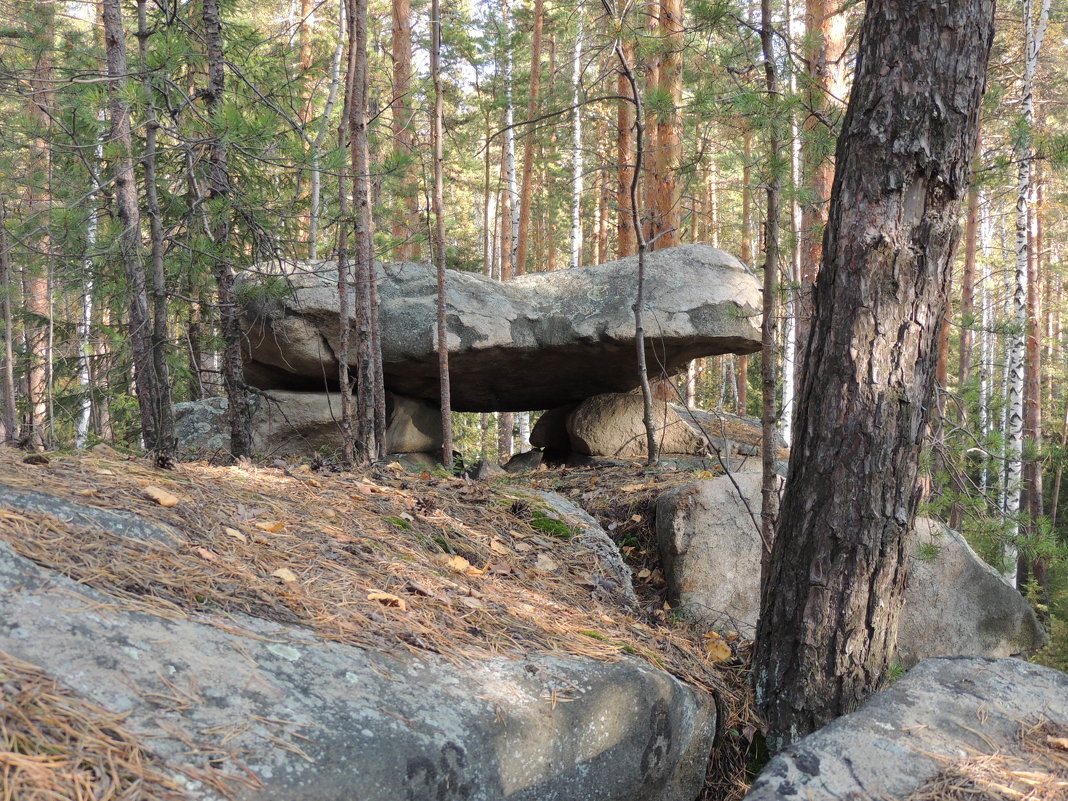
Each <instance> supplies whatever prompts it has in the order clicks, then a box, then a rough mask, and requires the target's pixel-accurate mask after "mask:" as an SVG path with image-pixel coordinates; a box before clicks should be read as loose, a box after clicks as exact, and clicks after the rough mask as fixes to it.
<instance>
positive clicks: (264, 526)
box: [256, 520, 286, 534]
mask: <svg viewBox="0 0 1068 801" xmlns="http://www.w3.org/2000/svg"><path fill="white" fill-rule="evenodd" d="M285 527H286V524H285V523H283V522H282V521H281V520H265V521H263V522H260V523H257V524H256V528H258V529H259V530H260V531H266V532H267V533H268V534H277V533H278V532H279V531H281V530H282V529H284V528H285Z"/></svg>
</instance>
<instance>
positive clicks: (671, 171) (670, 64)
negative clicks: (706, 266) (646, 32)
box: [648, 0, 686, 250]
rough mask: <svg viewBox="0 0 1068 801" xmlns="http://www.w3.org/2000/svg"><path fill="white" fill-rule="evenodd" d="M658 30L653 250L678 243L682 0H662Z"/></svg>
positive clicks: (653, 178) (680, 158)
mask: <svg viewBox="0 0 1068 801" xmlns="http://www.w3.org/2000/svg"><path fill="white" fill-rule="evenodd" d="M659 10H660V14H659V21H658V26H657V27H658V32H659V34H660V47H661V49H662V51H663V55H662V56H661V57H660V63H659V69H658V72H657V94H658V97H659V99H660V102H662V103H663V104H665V107H664V108H662V109H661V110H660V111H659V113H658V114H657V115H656V144H655V147H654V149H653V150H652V156H653V159H652V160H653V174H652V180H653V182H654V186H653V192H652V197H651V198H650V199H649V201H648V205H649V206H650V207H651V208H650V210H649V211H650V216H651V218H652V221H653V224H652V236H651V237H650V240H651V241H650V244H651V245H652V247H653V249H654V250H659V249H661V248H669V247H674V246H675V245H677V244H679V242H680V239H679V227H680V220H681V216H680V203H679V188H678V177H677V173H678V169H679V164H680V163H681V161H682V137H681V129H682V116H681V114H682V53H683V50H684V49H685V47H686V42H685V38H684V36H683V6H682V0H661V2H660V3H659Z"/></svg>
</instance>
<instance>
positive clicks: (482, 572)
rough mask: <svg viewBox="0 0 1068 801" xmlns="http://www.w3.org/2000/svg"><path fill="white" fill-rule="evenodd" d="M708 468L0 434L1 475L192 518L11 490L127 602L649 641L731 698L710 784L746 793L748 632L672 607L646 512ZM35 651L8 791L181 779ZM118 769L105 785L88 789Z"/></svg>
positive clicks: (659, 653)
mask: <svg viewBox="0 0 1068 801" xmlns="http://www.w3.org/2000/svg"><path fill="white" fill-rule="evenodd" d="M702 477H712V473H710V472H706V473H704V474H703V475H702ZM696 478H697V477H696V476H695V474H694V473H692V472H685V471H675V470H670V469H657V470H647V469H645V468H644V467H642V466H641V464H640V463H635V464H633V465H617V466H614V467H608V468H603V469H597V470H593V469H588V468H587V469H582V470H566V469H562V470H555V471H551V472H550V471H539V472H537V473H533V474H527V475H525V476H522V477H512V476H502V477H499V478H495V479H493V480H491V481H488V482H475V481H470V480H467V479H463V478H455V477H452V476H448V475H445V474H444V473H431V472H424V473H408V472H405V471H404V470H403V469H401V468H400V466H399V465H395V464H391V465H386V466H381V467H378V468H375V469H372V470H369V471H364V472H349V471H341V470H335V469H333V468H331V467H329V466H322V467H320V469H318V470H314V469H312V467H310V466H309V465H300V464H292V465H287V464H282V463H280V462H276V463H274V464H273V465H271V466H265V465H260V464H254V463H252V462H241V463H239V464H237V465H232V466H222V465H213V464H210V463H207V462H183V463H180V464H178V465H177V466H176V467H175V469H173V470H166V471H162V470H158V469H156V468H154V467H153V466H151V465H150V464H149V463H148V462H147V461H146V460H144V459H142V458H138V457H136V456H132V455H125V454H122V453H119V452H117V451H115V450H114V449H112V448H109V447H107V446H97V447H96V448H95V449H92V450H90V451H88V452H81V453H49V454H32V455H28V454H26V453H25V452H22V451H18V450H14V449H10V448H4V447H0V484H3V485H6V486H9V487H14V488H16V489H21V490H32V491H36V492H44V493H47V494H50V495H54V496H57V497H60V498H63V499H65V500H67V501H69V502H72V503H78V504H82V505H87V506H92V507H97V508H101V509H108V510H123V511H127V512H132V513H134V514H136V515H137V516H138V517H139V518H142V519H145V520H148V521H151V522H153V523H157V524H161V525H163V526H166V527H169V528H171V529H173V530H175V531H177V532H179V534H180V535H181V537H180V539H181V540H182V542H183V544H182V545H180V546H177V547H175V546H170V545H164V544H162V543H157V542H144V541H141V540H132V539H127V538H123V537H119V536H114V535H111V534H108V533H104V532H101V531H100V530H99V529H95V528H89V527H85V526H79V525H76V524H72V523H69V522H67V523H62V522H59V521H57V519H56V518H54V517H51V516H49V515H45V514H35V513H32V512H23V511H13V510H10V509H3V508H0V538H2V539H4V540H6V541H7V542H9V543H10V544H11V545H12V547H13V548H14V549H15V551H16V552H18V553H19V554H20V555H22V556H24V557H26V558H29V559H32V560H33V561H35V562H38V563H39V564H42V565H45V566H46V567H49V568H52V569H55V570H58V571H60V572H62V573H64V574H65V575H67V576H70V577H72V578H74V579H75V580H77V581H79V582H82V583H84V584H87V585H89V586H92V587H94V588H96V589H98V590H100V591H102V592H104V593H106V594H108V595H109V596H111V597H112V598H114V599H115V602H116V603H117V604H119V605H121V606H122V607H124V608H128V609H138V610H142V611H146V612H150V613H152V614H157V615H165V616H171V617H187V616H191V615H195V614H198V613H210V614H212V615H215V616H220V619H225V616H226V615H228V614H235V613H238V614H248V615H254V616H258V617H261V618H267V619H270V620H275V621H278V622H283V623H289V624H297V625H303V626H308V627H310V628H312V629H314V630H315V631H317V632H318V633H319V634H320V635H321V636H322V637H324V638H326V639H330V640H334V641H339V642H346V643H351V644H353V645H358V646H362V647H365V648H372V649H382V650H386V651H397V650H402V651H408V652H411V653H414V654H437V655H442V656H445V657H446V658H448V659H451V660H456V661H463V660H474V659H481V658H486V657H488V656H491V655H494V656H497V655H516V656H520V655H524V654H528V653H531V652H542V653H544V652H555V653H560V654H571V655H576V656H582V657H587V658H592V659H598V660H608V661H610V660H616V659H620V658H623V657H625V656H628V655H629V656H634V657H637V658H641V659H645V660H647V661H649V662H650V663H652V664H654V665H656V666H657V667H659V668H661V669H664V670H667V671H669V672H671V673H672V674H674V675H676V676H678V677H679V678H681V679H684V680H685V681H687V682H689V683H690V684H692V685H694V686H696V687H699V688H701V689H703V690H705V691H707V692H710V693H712V694H713V695H714V696H715V698H716V699H717V704H718V709H719V721H718V726H719V731H718V735H719V736H718V737H717V748H716V750H715V752H714V753H713V755H712V761H711V763H710V766H709V770H708V781H707V785H706V788H705V790H704V793H703V795H702V798H703V799H704V800H705V801H721V800H722V801H727V800H728V799H731V800H733V799H738V798H740V797H741V796H742V795H744V793H745V790H746V789H747V787H748V782H749V780H750V778H751V777H750V776H749V774H748V766H749V765H750V763H751V761H752V760H751V753H750V752H752V751H754V750H755V749H756V747H757V746H756V745H754V742H757V741H759V738H758V737H757V736H756V735H757V732H758V720H757V717H756V714H755V711H754V708H753V703H752V694H751V691H750V689H749V686H748V661H749V658H750V652H751V643H749V642H744V641H741V640H740V639H737V638H730V637H727V638H724V637H722V636H719V635H717V634H715V633H713V632H711V631H702V630H700V629H698V628H697V627H696V626H695V624H693V623H692V622H690V621H686V620H682V619H679V618H678V617H677V616H676V615H674V614H673V613H672V611H671V609H670V608H669V607H668V606H667V604H666V603H665V597H664V594H665V586H664V580H663V575H662V574H661V572H660V570H659V569H658V566H657V562H658V559H657V556H656V547H655V532H654V531H653V528H652V515H651V506H652V504H653V502H654V501H655V497H656V495H658V494H659V493H661V492H663V491H664V490H665V489H667V488H668V487H670V486H673V485H675V484H680V483H689V482H692V481H694V480H696ZM531 486H534V487H535V488H543V489H551V490H554V491H557V492H560V493H561V494H564V495H571V496H573V497H578V498H579V500H581V501H582V502H583V505H585V506H587V508H590V509H591V510H593V511H594V513H596V514H597V516H598V517H600V518H601V520H602V521H603V522H604V523H605V526H606V528H608V529H611V534H612V536H613V537H614V538H615V539H616V541H617V542H619V543H620V544H621V546H622V550H623V553H624V555H625V557H626V559H627V560H628V563H629V564H630V566H631V567H632V569H633V570H634V575H635V589H636V591H637V593H638V596H639V600H640V606H639V608H638V609H636V610H635V609H628V608H627V607H626V606H625V605H624V604H622V603H620V602H618V601H616V600H614V599H613V598H612V597H611V595H612V592H611V589H610V588H609V589H607V590H606V586H605V584H604V582H603V581H601V580H599V579H598V576H599V572H598V564H597V562H596V560H595V558H594V556H593V555H592V554H591V553H590V552H589V551H588V550H587V549H585V548H584V547H581V546H580V545H579V544H578V541H577V539H578V538H575V539H572V534H573V528H572V526H571V525H569V524H568V523H567V521H566V520H565V521H563V523H561V522H560V521H558V520H556V519H553V517H552V515H550V514H548V513H547V510H546V509H544V508H543V507H541V506H540V505H539V499H538V497H537V496H536V495H530V494H529V493H528V492H527V491H525V490H528V489H529V488H530V487H531ZM579 496H581V497H579ZM41 667H43V668H44V671H45V672H42V671H41V670H40V669H38V667H35V666H31V665H25V664H22V663H19V662H18V661H17V660H13V659H11V658H10V657H6V655H4V654H3V653H2V652H0V701H7V702H8V703H0V778H2V777H6V778H4V782H7V781H8V779H9V778H11V777H13V776H19V777H21V779H20V781H23V782H27V784H25V786H24V787H23V789H22V791H21V794H20V793H18V792H16V793H15V795H14V796H10V797H17V798H19V799H20V801H21V799H23V798H26V799H30V798H36V797H41V798H44V797H57V796H55V795H49V793H53V794H56V793H58V797H69V798H82V797H86V798H89V797H92V798H100V799H104V801H106V800H107V799H111V798H116V799H117V798H120V797H122V798H124V797H126V796H123V795H122V792H123V791H124V790H123V788H126V789H129V787H130V783H131V782H141V783H142V784H143V788H144V789H143V790H142V791H141V794H140V795H133V796H130V797H136V798H145V799H149V798H160V799H162V798H168V799H169V798H172V797H175V796H173V795H172V794H170V791H169V790H167V788H166V787H165V786H164V785H162V784H159V783H158V779H159V773H158V770H157V767H158V766H153V764H152V760H151V759H150V758H149V756H148V754H147V752H142V751H141V750H139V747H138V745H137V743H136V739H135V738H133V737H132V736H131V735H129V734H128V733H125V732H121V731H120V730H118V729H116V728H115V725H114V724H115V721H114V720H113V719H112V718H113V716H109V715H108V713H107V712H105V711H104V710H100V709H95V708H94V707H92V705H91V704H85V703H80V702H77V701H76V700H75V699H73V698H72V696H70V695H69V693H66V692H65V691H64V690H63V688H62V687H57V686H55V685H54V683H50V682H49V681H48V680H47V677H46V675H45V674H46V672H47V666H41ZM27 708H32V709H33V710H35V711H34V714H33V715H31V716H27V715H26V714H25V712H24V710H25V709H27ZM20 709H21V710H23V712H22V713H19V710H20ZM102 731H103V732H112V731H116V732H118V733H117V734H116V735H115V737H112V738H110V739H109V738H108V737H102V736H101V735H100V732H102ZM9 756H10V757H11V759H10V760H9V759H8V757H9ZM16 756H17V761H16V762H12V761H11V760H15V759H16ZM79 765H82V766H85V767H81V768H80V767H78V766H79ZM89 766H95V767H89ZM94 776H96V777H99V776H106V777H108V778H107V781H106V782H105V783H101V780H100V779H99V778H94ZM4 782H0V784H3V783H4ZM105 784H106V785H107V787H108V788H110V789H107V790H106V792H104V794H103V795H99V794H98V795H92V794H91V793H90V794H86V793H87V790H86V788H90V789H91V790H92V792H97V791H98V790H100V789H101V788H102V787H104V785H105ZM8 786H9V787H11V786H14V785H12V784H11V783H10V782H8ZM152 788H155V789H154V790H153V789H152ZM35 793H36V794H37V795H35ZM0 797H7V796H4V793H3V792H0Z"/></svg>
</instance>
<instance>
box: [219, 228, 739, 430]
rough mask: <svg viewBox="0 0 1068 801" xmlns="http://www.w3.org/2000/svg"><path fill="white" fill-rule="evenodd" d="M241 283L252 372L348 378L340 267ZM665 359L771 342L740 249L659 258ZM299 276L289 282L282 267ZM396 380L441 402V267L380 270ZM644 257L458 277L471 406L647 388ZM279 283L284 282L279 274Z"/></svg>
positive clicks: (461, 384) (458, 354) (659, 343)
mask: <svg viewBox="0 0 1068 801" xmlns="http://www.w3.org/2000/svg"><path fill="white" fill-rule="evenodd" d="M263 269H264V270H265V272H267V273H272V272H273V273H274V274H275V277H266V278H263V279H260V278H257V277H255V276H246V277H245V278H244V279H243V283H242V285H241V292H240V296H241V297H242V298H243V301H242V303H243V321H244V326H245V330H246V342H245V344H246V360H247V364H246V370H247V377H248V380H249V381H250V382H251V383H252V384H254V385H255V386H259V387H262V388H265V389H273V388H283V389H300V390H321V389H322V388H323V382H324V380H328V381H336V379H337V369H338V364H337V358H336V355H335V354H336V351H337V339H338V323H337V321H338V318H339V314H338V298H337V288H336V266H335V265H333V264H332V263H317V264H314V265H298V266H293V265H288V266H279V265H274V266H270V265H267V266H264V267H263ZM646 270H647V275H646V302H647V309H646V318H645V319H646V326H645V327H646V336H647V338H648V343H649V344H648V347H649V358H650V360H651V361H650V363H651V364H656V365H658V366H662V367H663V369H664V370H666V371H667V373H669V374H673V373H675V372H677V371H679V370H680V369H681V368H682V367H683V366H684V365H685V364H686V363H687V362H689V361H690V360H691V359H694V358H697V357H701V356H711V355H715V354H719V353H753V352H755V351H757V350H759V348H760V316H759V310H760V290H759V284H758V282H757V279H756V278H755V276H753V275H752V274H751V273H750V272H749V271H748V270H747V269H746V268H745V266H744V265H743V264H742V263H741V262H740V261H738V259H736V258H735V257H733V256H731V255H730V254H728V253H726V252H724V251H722V250H718V249H716V248H712V247H708V246H704V245H683V246H680V247H676V248H669V249H666V250H660V251H656V252H655V253H650V254H649V255H648V256H647V258H646ZM279 273H281V274H284V275H285V285H284V287H282V288H281V289H277V288H271V287H272V286H275V285H276V284H277V280H278V279H277V277H276V276H277V274H279ZM378 275H379V292H380V296H381V300H382V349H383V361H384V365H383V369H384V373H385V382H386V387H387V389H389V390H390V391H392V392H395V393H397V394H399V395H404V396H407V397H412V398H420V399H423V400H427V401H431V402H434V401H436V399H437V397H438V372H437V371H438V366H437V355H436V352H435V335H434V331H435V297H436V291H437V285H436V279H435V276H434V272H433V270H432V268H431V267H430V266H429V265H422V264H409V263H400V264H383V265H380V266H379V271H378ZM636 276H637V259H636V257H633V258H628V259H622V260H620V261H615V262H610V263H607V264H601V265H597V266H591V267H582V268H578V269H573V270H561V271H559V272H554V273H533V274H529V275H524V276H521V277H519V278H516V279H514V280H512V281H508V282H504V283H502V282H498V281H493V280H490V279H488V278H486V277H484V276H482V275H480V274H474V273H464V272H450V273H449V277H448V289H447V306H448V310H447V316H448V344H449V369H450V371H451V373H452V405H453V408H454V409H455V410H457V411H508V410H517V411H520V410H535V409H550V408H554V407H557V406H562V405H564V404H568V403H574V402H577V401H581V400H583V399H584V398H588V397H590V396H592V395H598V394H602V393H608V392H625V391H628V390H630V389H633V388H634V387H636V386H638V378H637V367H636V363H637V360H636V357H635V353H634V349H635V346H634V316H633V312H632V310H631V307H632V305H633V303H634V291H635V286H636ZM272 282H273V283H272Z"/></svg>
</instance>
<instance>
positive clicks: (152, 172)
mask: <svg viewBox="0 0 1068 801" xmlns="http://www.w3.org/2000/svg"><path fill="white" fill-rule="evenodd" d="M150 35H151V32H150V31H149V27H148V9H147V0H138V2H137V42H138V48H139V56H140V61H141V70H142V73H143V77H142V88H143V91H144V93H145V111H146V119H145V150H144V153H143V154H142V156H141V164H142V165H143V167H144V171H145V172H144V175H145V200H146V202H147V206H148V209H147V210H148V225H149V228H148V232H149V247H150V250H149V253H150V258H151V264H152V271H151V278H152V292H151V300H152V370H153V374H154V375H153V380H154V382H155V394H154V396H153V398H152V402H153V403H154V404H155V405H156V408H155V410H154V412H153V416H154V418H155V421H156V450H157V451H158V455H157V458H158V459H161V460H164V461H166V460H169V459H171V458H173V453H174V450H175V448H176V447H177V445H178V440H177V437H176V436H175V432H174V405H173V404H172V402H171V372H170V367H169V366H168V365H167V348H168V345H169V339H170V337H169V335H168V330H167V276H166V273H165V272H164V267H163V221H162V218H161V214H160V208H159V190H158V188H157V186H156V135H157V133H158V132H159V128H160V124H159V120H158V118H157V115H156V102H155V97H154V96H153V91H154V90H153V85H152V73H151V72H150V71H149V64H148V37H149V36H150ZM142 402H143V401H142Z"/></svg>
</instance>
